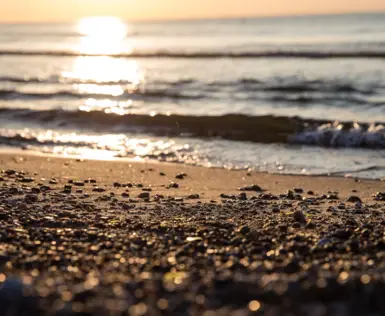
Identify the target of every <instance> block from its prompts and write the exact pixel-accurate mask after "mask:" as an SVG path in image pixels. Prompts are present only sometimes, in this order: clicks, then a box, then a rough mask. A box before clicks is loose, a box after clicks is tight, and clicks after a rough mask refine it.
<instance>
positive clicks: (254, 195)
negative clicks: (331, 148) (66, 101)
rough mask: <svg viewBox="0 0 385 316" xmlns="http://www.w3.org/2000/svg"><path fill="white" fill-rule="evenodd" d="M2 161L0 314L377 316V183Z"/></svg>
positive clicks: (380, 206) (380, 272)
mask: <svg viewBox="0 0 385 316" xmlns="http://www.w3.org/2000/svg"><path fill="white" fill-rule="evenodd" d="M0 163H1V169H2V171H1V174H0V225H1V228H2V229H1V231H0V283H1V284H0V315H53V314H55V315H206V316H207V315H249V314H260V315H369V314H370V315H383V314H385V303H384V300H383V295H384V294H385V282H384V275H385V269H384V268H385V263H384V262H385V261H384V258H385V239H384V225H385V216H384V209H385V208H384V202H382V201H381V200H382V199H385V195H382V194H376V192H385V183H384V182H381V181H356V180H354V179H345V178H329V177H305V176H304V177H301V176H281V175H269V174H263V173H247V172H246V171H228V170H222V169H207V168H201V167H192V166H186V165H177V164H165V163H142V162H115V161H109V162H106V161H102V162H101V161H79V160H76V159H64V158H51V157H50V158H48V157H40V156H32V155H24V154H1V155H0ZM242 188H243V190H240V189H242Z"/></svg>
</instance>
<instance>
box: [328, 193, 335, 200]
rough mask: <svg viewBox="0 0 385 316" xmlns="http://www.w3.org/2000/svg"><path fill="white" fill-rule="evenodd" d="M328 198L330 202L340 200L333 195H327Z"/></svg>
mask: <svg viewBox="0 0 385 316" xmlns="http://www.w3.org/2000/svg"><path fill="white" fill-rule="evenodd" d="M326 198H327V199H328V200H338V195H337V194H334V193H333V194H329V195H327V196H326Z"/></svg>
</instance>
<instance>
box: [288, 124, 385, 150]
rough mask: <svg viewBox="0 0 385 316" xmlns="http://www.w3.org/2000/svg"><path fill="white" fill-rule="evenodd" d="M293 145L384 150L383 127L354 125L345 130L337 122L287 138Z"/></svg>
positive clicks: (384, 135)
mask: <svg viewBox="0 0 385 316" xmlns="http://www.w3.org/2000/svg"><path fill="white" fill-rule="evenodd" d="M289 142H290V143H293V144H306V145H318V146H328V147H369V148H385V126H384V125H382V124H378V125H376V124H371V125H370V126H369V127H365V126H363V125H360V124H358V123H354V124H353V126H352V127H351V128H348V129H347V128H345V127H344V124H342V123H339V122H334V123H328V124H323V125H320V126H318V127H316V128H308V129H306V130H304V131H303V132H301V133H298V134H296V135H292V136H290V137H289Z"/></svg>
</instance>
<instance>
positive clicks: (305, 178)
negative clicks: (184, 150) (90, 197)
mask: <svg viewBox="0 0 385 316" xmlns="http://www.w3.org/2000/svg"><path fill="white" fill-rule="evenodd" d="M0 163H1V165H2V168H1V169H3V170H4V169H18V170H23V171H26V172H27V173H30V174H31V173H34V172H37V173H38V174H42V175H43V177H44V178H47V177H50V176H51V177H58V178H63V179H70V178H71V177H72V178H74V179H79V178H84V179H86V178H92V177H96V178H97V179H98V181H102V182H104V183H105V184H107V183H109V184H111V185H112V184H113V182H114V181H123V182H124V181H125V180H130V179H131V181H128V182H135V183H138V182H143V184H144V185H147V184H149V185H155V187H158V189H159V188H161V186H162V185H163V186H166V184H168V183H170V182H179V183H180V184H187V185H186V186H184V185H182V186H181V188H179V192H183V193H186V192H189V191H194V190H201V191H204V192H203V193H206V195H207V197H208V198H210V199H219V198H220V196H219V195H218V196H215V193H217V192H219V191H223V192H222V193H224V194H235V193H237V192H238V193H239V191H238V189H239V188H240V187H242V186H247V185H250V184H258V185H259V186H260V187H261V188H262V189H263V191H264V192H268V193H272V194H282V193H284V192H285V191H287V190H293V189H294V188H297V187H303V188H304V190H312V191H314V192H317V191H325V190H327V191H328V192H329V191H330V192H339V193H340V194H341V198H347V197H348V195H349V194H351V193H352V190H354V189H356V190H357V191H358V192H361V195H362V198H363V199H364V200H370V199H371V197H372V196H371V195H372V194H373V193H376V192H378V191H381V190H383V191H385V182H384V181H382V180H380V179H359V178H354V177H346V176H335V175H293V174H278V173H269V172H260V171H248V170H245V169H241V170H238V169H225V168H221V167H205V166H194V165H188V164H183V163H180V164H179V163H172V162H161V161H156V160H148V161H146V160H135V159H130V158H118V159H115V158H112V159H103V160H98V159H97V158H95V159H89V158H82V157H76V156H71V157H63V156H57V155H54V154H43V153H39V152H25V151H22V150H14V151H13V150H11V151H5V150H4V151H3V150H0ZM101 166H105V168H104V169H103V170H100V168H99V167H101ZM107 169H108V170H107ZM160 172H163V173H165V175H164V176H159V173H160ZM66 173H67V174H66ZM82 173H84V174H83V176H82ZM178 173H187V174H190V176H187V177H186V178H185V179H183V180H179V181H178V179H176V178H175V175H176V174H178ZM191 175H192V176H191ZM216 179H219V180H220V182H218V183H217V180H216ZM222 180H223V181H222ZM291 183H292V184H293V185H291ZM162 192H164V190H162ZM353 193H354V192H353Z"/></svg>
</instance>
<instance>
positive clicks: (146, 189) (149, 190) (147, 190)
mask: <svg viewBox="0 0 385 316" xmlns="http://www.w3.org/2000/svg"><path fill="white" fill-rule="evenodd" d="M142 191H144V192H151V191H152V189H151V188H143V189H142Z"/></svg>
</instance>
